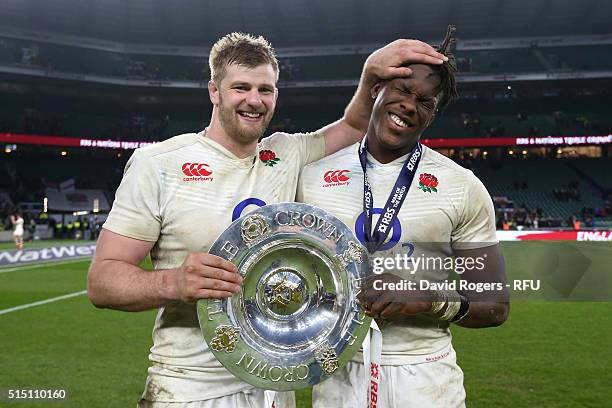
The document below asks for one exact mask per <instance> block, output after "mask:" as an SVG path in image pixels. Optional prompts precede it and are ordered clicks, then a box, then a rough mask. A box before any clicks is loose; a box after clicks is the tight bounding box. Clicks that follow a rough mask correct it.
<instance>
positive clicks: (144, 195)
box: [103, 150, 161, 242]
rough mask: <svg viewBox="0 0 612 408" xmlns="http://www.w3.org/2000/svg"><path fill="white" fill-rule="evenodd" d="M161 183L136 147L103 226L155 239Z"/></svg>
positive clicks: (145, 239) (149, 162)
mask: <svg viewBox="0 0 612 408" xmlns="http://www.w3.org/2000/svg"><path fill="white" fill-rule="evenodd" d="M159 197H160V183H159V175H158V172H157V171H156V170H155V168H154V167H153V166H152V164H151V159H150V158H147V157H145V156H144V155H143V154H142V152H140V151H138V150H137V151H135V152H134V154H133V155H132V157H131V158H130V160H129V161H128V163H127V165H126V166H125V171H124V173H123V179H122V180H121V184H120V185H119V188H118V189H117V193H116V195H115V201H114V203H113V207H112V209H111V211H110V213H109V215H108V218H107V219H106V222H105V223H104V226H103V227H104V228H105V229H107V230H110V231H112V232H115V233H117V234H120V235H124V236H126V237H129V238H134V239H139V240H142V241H151V242H155V241H157V239H158V237H159V233H160V230H161V216H160V211H159V208H160V205H159Z"/></svg>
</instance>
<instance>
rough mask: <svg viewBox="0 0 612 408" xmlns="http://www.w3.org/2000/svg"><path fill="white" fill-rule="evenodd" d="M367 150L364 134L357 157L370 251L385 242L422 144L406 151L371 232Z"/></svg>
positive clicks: (364, 230)
mask: <svg viewBox="0 0 612 408" xmlns="http://www.w3.org/2000/svg"><path fill="white" fill-rule="evenodd" d="M367 150H368V138H367V137H364V138H363V140H362V141H361V143H360V144H359V161H360V162H361V169H362V170H363V212H364V216H365V219H364V223H363V232H364V237H365V246H366V248H367V249H368V251H369V252H370V253H371V254H373V253H374V252H376V251H378V249H380V247H381V246H382V245H383V244H384V242H385V239H387V236H389V233H390V232H391V228H392V227H393V223H394V222H395V219H396V218H397V216H398V214H399V211H400V208H401V207H402V204H403V202H404V200H405V199H406V196H407V195H408V190H409V189H410V185H411V184H412V180H413V179H414V175H415V174H416V170H417V167H418V166H419V162H420V161H421V156H422V154H423V147H422V146H421V144H420V143H418V142H417V143H416V144H415V145H414V147H413V148H412V151H411V152H410V154H409V155H408V158H407V159H406V161H405V162H404V164H403V165H402V170H401V171H400V173H399V175H398V176H397V180H395V185H394V186H393V189H392V190H391V193H390V194H389V198H387V203H386V204H385V208H384V209H383V213H382V214H381V216H380V218H379V219H378V222H377V223H376V228H375V229H374V233H373V234H372V209H373V207H374V194H373V193H372V188H371V187H370V182H369V180H368V175H367V173H366V165H367Z"/></svg>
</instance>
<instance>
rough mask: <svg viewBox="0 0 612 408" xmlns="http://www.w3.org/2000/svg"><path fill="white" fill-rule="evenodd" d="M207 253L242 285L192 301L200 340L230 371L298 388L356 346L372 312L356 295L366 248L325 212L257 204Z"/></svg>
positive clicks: (332, 368)
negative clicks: (229, 267) (228, 265)
mask: <svg viewBox="0 0 612 408" xmlns="http://www.w3.org/2000/svg"><path fill="white" fill-rule="evenodd" d="M209 253H211V254H214V255H218V256H221V257H222V258H224V259H227V260H229V261H230V262H233V263H234V264H235V265H237V266H238V269H239V273H240V274H241V275H242V277H243V290H242V292H240V293H237V294H235V295H234V296H232V297H231V298H229V299H223V300H219V299H202V300H200V301H198V303H197V312H198V320H199V322H200V328H201V331H202V334H203V337H204V339H205V340H206V343H207V344H208V346H209V347H210V349H211V351H212V352H213V354H214V355H215V357H216V358H217V359H218V360H219V361H220V362H221V364H223V366H224V367H225V368H227V370H228V371H230V372H231V373H232V374H234V375H235V376H236V377H238V378H240V379H241V380H243V381H245V382H247V383H249V384H251V385H254V386H256V387H259V388H265V389H270V390H276V391H289V390H296V389H300V388H306V387H310V386H312V385H314V384H317V383H319V382H321V381H323V380H325V379H326V378H328V377H329V376H331V375H332V374H333V373H334V372H336V371H337V369H338V368H340V367H342V366H343V365H345V364H346V363H347V362H348V361H349V360H350V359H351V358H352V357H353V355H354V354H355V353H356V352H357V351H358V350H359V347H360V346H361V342H362V341H363V339H364V337H365V336H366V334H367V332H368V328H369V327H370V321H371V319H370V318H369V317H367V316H366V315H365V314H363V312H362V311H361V310H360V308H359V305H358V303H357V294H358V293H359V290H360V289H359V288H360V284H361V281H362V280H363V279H364V278H365V277H366V276H367V275H368V274H369V273H370V267H369V262H368V259H367V255H366V254H367V252H366V251H365V249H364V248H363V247H362V246H361V244H360V243H359V241H358V240H357V238H356V237H355V235H354V234H353V232H352V231H351V230H350V228H349V227H347V226H346V225H345V224H344V223H342V222H341V221H340V220H338V219H337V218H336V217H334V216H333V215H331V214H330V213H328V212H326V211H324V210H322V209H320V208H317V207H315V206H312V205H309V204H303V203H278V204H271V205H266V206H264V207H260V208H258V209H256V210H254V211H253V212H251V213H249V214H246V215H244V216H242V217H241V218H239V219H237V220H236V221H234V222H232V224H230V226H229V227H228V228H227V229H226V230H225V231H224V232H223V233H222V234H221V235H220V236H219V237H218V238H217V240H216V241H215V242H214V243H213V245H212V246H211V247H210V250H209Z"/></svg>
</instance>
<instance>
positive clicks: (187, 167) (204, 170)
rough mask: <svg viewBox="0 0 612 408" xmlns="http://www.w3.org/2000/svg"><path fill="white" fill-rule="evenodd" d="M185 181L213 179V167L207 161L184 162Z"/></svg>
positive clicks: (182, 167)
mask: <svg viewBox="0 0 612 408" xmlns="http://www.w3.org/2000/svg"><path fill="white" fill-rule="evenodd" d="M181 171H182V172H183V174H184V175H185V176H187V177H183V181H212V179H213V178H212V173H213V172H212V169H211V168H210V166H209V165H208V164H206V163H183V165H182V166H181Z"/></svg>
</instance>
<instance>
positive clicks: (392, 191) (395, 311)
mask: <svg viewBox="0 0 612 408" xmlns="http://www.w3.org/2000/svg"><path fill="white" fill-rule="evenodd" d="M453 34H454V27H452V26H449V29H448V31H447V34H446V37H445V39H444V41H443V43H442V44H441V45H440V46H439V47H438V48H437V51H438V52H440V53H442V54H445V55H446V56H447V57H448V58H449V60H448V61H447V62H445V63H444V64H442V65H439V66H434V65H424V64H413V65H409V67H410V69H411V70H412V74H411V75H410V76H409V77H406V78H396V79H392V80H388V81H383V82H380V83H378V84H376V85H375V86H374V87H373V88H372V89H371V96H372V98H373V99H374V100H375V102H374V108H373V110H372V114H371V117H370V122H369V126H368V130H367V133H366V135H365V137H364V139H363V140H362V142H361V143H359V144H358V145H353V146H349V147H347V148H345V149H343V150H340V151H339V152H337V153H336V154H334V155H332V156H328V157H326V158H324V159H322V160H320V161H318V162H315V163H312V164H310V165H308V166H306V167H305V168H304V170H303V171H302V173H301V177H300V183H299V187H298V200H299V201H302V202H306V203H311V204H314V205H317V206H318V207H321V208H323V209H325V210H327V211H329V212H331V213H333V214H334V215H336V216H337V217H338V218H340V219H341V220H342V221H344V222H345V223H346V224H347V225H349V226H352V227H353V228H354V231H355V233H356V235H357V237H359V239H360V240H361V241H362V243H364V245H365V246H366V248H367V249H368V251H369V253H370V259H371V261H372V264H373V265H377V263H376V258H377V257H378V258H379V259H382V258H381V257H384V256H387V259H386V260H388V258H389V253H392V254H402V253H408V256H412V257H413V258H412V261H414V259H415V257H416V256H417V249H419V248H421V247H422V248H426V249H424V250H423V254H426V256H428V257H430V258H438V259H444V258H449V257H450V259H451V260H457V259H460V258H464V259H469V258H471V259H473V260H474V261H473V265H472V267H470V268H464V269H463V270H461V271H459V270H458V268H456V269H455V272H458V273H461V276H460V279H461V280H462V281H463V282H465V286H466V287H468V288H469V290H462V291H461V290H455V289H452V286H448V288H450V289H448V288H446V289H445V288H444V287H442V286H437V287H435V288H430V287H429V286H427V287H425V288H423V287H421V281H425V282H427V284H428V285H429V282H436V283H440V282H445V281H446V280H447V279H448V278H449V272H450V271H449V270H448V269H447V268H442V267H441V266H440V265H441V263H438V264H437V265H438V266H434V267H432V268H431V269H426V268H420V269H419V268H418V267H417V266H415V265H414V264H412V268H410V267H408V268H406V267H405V266H400V265H397V264H393V266H392V267H391V268H390V269H391V270H389V269H388V268H387V269H385V270H384V272H385V273H381V272H383V270H379V271H376V270H375V272H378V273H380V274H377V275H374V276H372V277H370V278H368V279H366V280H365V283H364V284H363V285H362V286H361V292H360V293H359V301H360V304H361V307H362V308H363V310H364V313H365V314H367V315H369V316H371V317H373V318H375V320H376V322H377V323H378V326H379V327H380V330H381V332H382V355H381V356H380V363H379V364H369V365H370V367H364V363H363V361H364V359H363V356H362V354H361V353H358V354H357V356H356V358H355V359H354V360H353V361H350V362H349V363H348V364H347V365H346V366H345V367H344V368H342V369H339V370H338V372H336V373H334V375H332V376H331V377H330V378H329V379H328V380H326V381H324V382H322V383H320V384H318V385H317V386H315V387H314V391H313V406H314V407H315V408H322V407H346V408H349V407H350V408H353V407H365V406H370V407H371V406H377V407H402V408H410V407H414V408H424V407H444V408H454V407H463V406H465V391H464V387H463V372H462V371H461V369H460V368H459V366H458V365H457V362H456V355H455V351H454V349H453V346H452V344H451V333H450V330H449V326H450V324H451V323H454V324H457V325H460V326H464V327H473V328H480V327H491V326H498V325H500V324H502V323H503V322H504V321H505V320H506V318H507V316H508V310H509V303H508V294H507V290H506V288H505V282H506V277H505V270H504V263H503V258H502V255H501V252H500V249H499V243H498V241H497V239H496V235H495V219H494V211H493V203H492V201H491V197H490V196H489V194H488V192H487V190H486V188H485V187H484V185H483V184H482V183H481V182H480V180H479V179H478V178H477V177H476V176H475V175H474V174H473V173H472V172H471V171H469V170H466V169H464V168H463V167H461V166H459V165H458V164H456V163H455V162H453V161H452V160H450V159H449V158H447V157H445V156H443V155H441V154H439V153H437V152H436V151H434V150H432V149H429V148H427V147H426V146H422V145H421V144H420V143H419V140H420V138H421V135H422V133H423V132H424V131H425V129H427V127H428V126H429V125H430V124H431V123H432V122H433V120H434V119H435V117H436V115H437V114H439V112H441V111H442V110H443V109H444V108H445V107H446V106H447V105H448V104H449V103H450V102H451V101H452V100H454V99H455V98H456V97H457V89H456V82H455V72H456V68H455V63H454V58H453V56H452V55H451V54H450V52H449V47H450V46H451V45H452V43H453V40H454V38H453ZM364 174H365V175H366V176H365V177H364ZM364 178H365V180H364ZM336 179H338V180H336ZM374 214H376V215H378V214H380V217H377V218H378V219H377V220H376V219H374V220H373V219H372V218H373V217H372V215H374ZM421 243H422V244H423V245H421ZM425 243H427V244H425ZM413 252H414V253H413ZM478 260H480V264H478V265H476V263H477V262H478ZM378 265H379V266H380V265H382V263H379V264H378ZM434 265H435V263H434ZM457 265H459V264H458V263H457ZM379 269H381V268H379ZM408 280H412V281H413V282H414V283H415V286H413V287H411V288H410V287H407V286H405V285H404V286H401V285H397V284H401V283H402V282H406V281H408ZM475 283H478V284H480V285H482V284H484V283H489V284H491V285H492V286H490V287H491V288H495V290H490V291H487V292H486V295H485V294H483V292H481V291H480V290H476V289H475V287H473V286H472V285H471V284H475ZM389 284H396V285H395V288H400V289H401V290H391V289H393V288H394V287H393V286H390V285H389ZM481 287H482V286H481ZM366 361H367V359H366ZM366 364H368V363H367V362H366ZM366 369H367V370H368V372H366V371H365V370H366ZM367 378H370V379H372V378H373V379H377V380H376V381H374V382H375V384H374V385H372V381H369V380H367ZM378 380H380V381H378ZM366 381H367V382H366ZM366 384H367V387H366ZM366 389H368V392H367V393H366ZM366 398H367V399H368V401H367V403H366Z"/></svg>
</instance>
